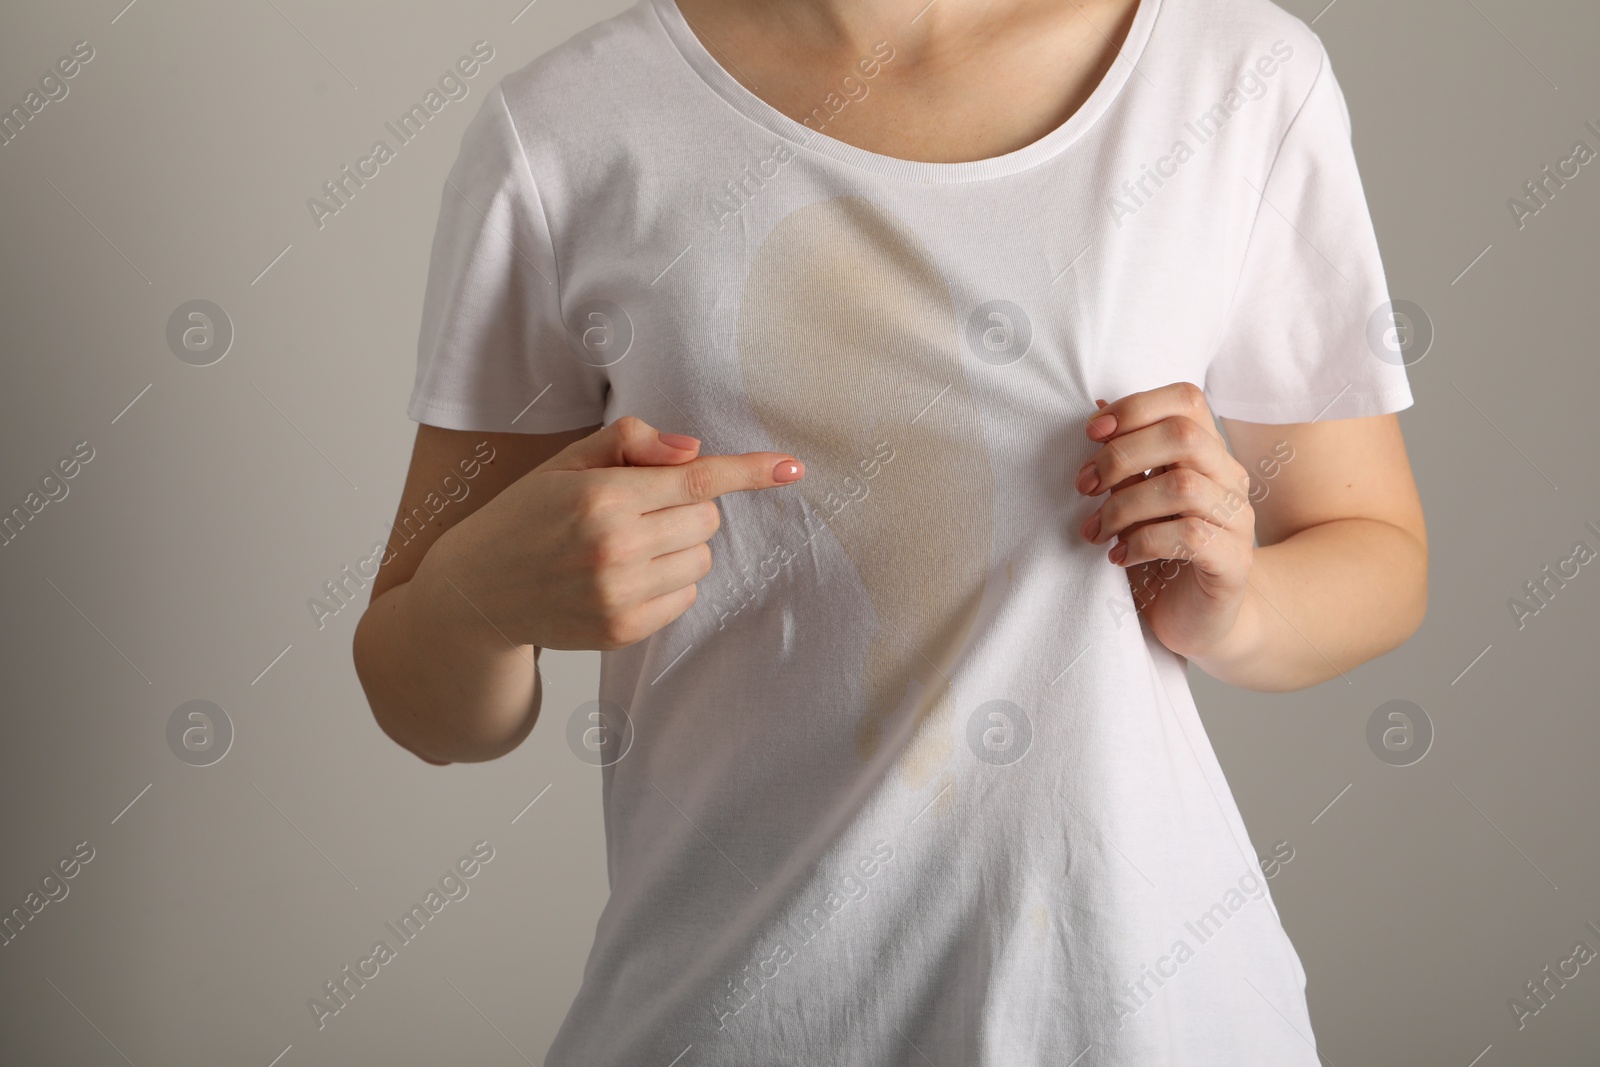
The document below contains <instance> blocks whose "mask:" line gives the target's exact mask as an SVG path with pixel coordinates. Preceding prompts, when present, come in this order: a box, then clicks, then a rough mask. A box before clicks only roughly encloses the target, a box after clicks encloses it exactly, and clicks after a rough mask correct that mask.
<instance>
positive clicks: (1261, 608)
mask: <svg viewBox="0 0 1600 1067" xmlns="http://www.w3.org/2000/svg"><path fill="white" fill-rule="evenodd" d="M1427 572H1428V557H1427V551H1426V549H1425V548H1424V547H1423V545H1422V544H1421V543H1420V542H1419V541H1418V540H1417V539H1416V538H1415V537H1413V536H1412V535H1411V534H1409V533H1407V532H1406V531H1405V530H1402V529H1400V528H1399V527H1398V526H1394V525H1391V524H1390V523H1386V522H1381V521H1378V520H1374V519H1339V520H1335V521H1332V522H1326V523H1322V524H1319V525H1316V526H1311V527H1308V528H1307V529H1304V530H1301V531H1300V532H1298V533H1296V534H1294V535H1293V536H1291V537H1288V538H1286V539H1285V540H1283V541H1280V542H1278V543H1276V544H1272V545H1267V546H1265V547H1261V548H1257V549H1256V550H1255V558H1254V563H1253V565H1252V567H1251V569H1250V576H1249V583H1250V584H1249V586H1248V587H1247V589H1246V593H1245V598H1244V602H1243V604H1242V605H1241V607H1240V610H1239V617H1238V620H1237V621H1236V623H1235V624H1234V626H1233V629H1232V630H1231V631H1230V632H1229V635H1228V637H1227V638H1226V639H1225V640H1224V641H1223V642H1222V644H1221V645H1220V646H1219V647H1218V648H1217V649H1216V650H1214V651H1213V652H1212V653H1211V654H1209V655H1206V656H1203V657H1202V656H1196V657H1191V659H1190V662H1192V663H1194V664H1195V665H1196V666H1198V667H1199V668H1200V669H1201V670H1203V671H1205V672H1206V673H1207V674H1209V675H1211V676H1212V677H1213V678H1216V679H1218V680H1220V681H1224V682H1228V683H1229V684H1231V685H1237V686H1241V687H1243V688H1245V689H1257V690H1263V691H1274V692H1281V691H1286V690H1292V689H1302V688H1305V687H1306V686H1310V685H1315V684H1317V683H1318V682H1323V681H1327V680H1328V679H1329V678H1334V677H1337V676H1339V675H1340V674H1341V673H1343V672H1345V671H1349V670H1352V669H1354V668H1355V667H1357V666H1359V665H1360V664H1362V663H1365V662H1366V661H1368V660H1370V659H1373V658H1375V657H1377V656H1381V655H1382V654H1383V653H1385V652H1388V651H1390V650H1391V649H1394V648H1396V647H1398V646H1399V645H1400V644H1401V642H1403V641H1405V639H1406V638H1408V637H1410V636H1411V635H1412V634H1413V633H1415V632H1416V630H1417V627H1418V626H1420V625H1421V623H1422V618H1423V615H1424V613H1425V611H1426V605H1427V580H1428V578H1427Z"/></svg>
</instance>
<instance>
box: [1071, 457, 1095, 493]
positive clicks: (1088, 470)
mask: <svg viewBox="0 0 1600 1067" xmlns="http://www.w3.org/2000/svg"><path fill="white" fill-rule="evenodd" d="M1072 484H1073V485H1075V486H1077V488H1078V492H1080V493H1082V494H1084V495H1085V496H1093V495H1094V492H1095V490H1096V489H1099V488H1100V474H1099V472H1097V471H1096V470H1095V469H1094V461H1093V460H1091V461H1089V462H1088V463H1085V464H1084V465H1083V469H1082V470H1080V471H1079V472H1078V478H1077V481H1075V482H1073V483H1072Z"/></svg>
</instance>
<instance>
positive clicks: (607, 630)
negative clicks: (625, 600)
mask: <svg viewBox="0 0 1600 1067" xmlns="http://www.w3.org/2000/svg"><path fill="white" fill-rule="evenodd" d="M638 629H639V627H638V623H637V622H635V621H634V619H633V617H632V616H631V615H628V614H626V613H622V612H615V613H612V614H610V615H607V616H606V617H605V618H604V619H603V620H601V623H600V641H601V645H602V647H603V648H605V649H606V650H608V651H615V650H616V649H619V648H626V647H628V646H629V645H631V644H633V643H634V642H635V641H638V640H639V638H640V637H641V636H642V635H641V634H640V633H639V632H638Z"/></svg>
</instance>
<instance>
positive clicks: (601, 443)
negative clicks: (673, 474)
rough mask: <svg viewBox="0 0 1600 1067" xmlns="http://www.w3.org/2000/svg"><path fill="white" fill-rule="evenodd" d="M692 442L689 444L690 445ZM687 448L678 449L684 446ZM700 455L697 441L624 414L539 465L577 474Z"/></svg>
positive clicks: (673, 461) (671, 462)
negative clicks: (662, 431) (664, 432)
mask: <svg viewBox="0 0 1600 1067" xmlns="http://www.w3.org/2000/svg"><path fill="white" fill-rule="evenodd" d="M690 442H692V444H691V443H690ZM686 444H687V445H688V447H682V446H684V445H686ZM699 454H700V442H699V441H697V440H695V439H694V438H692V437H684V436H682V435H681V434H665V435H663V434H662V433H661V432H660V431H658V430H657V429H656V428H655V427H654V426H651V425H650V424H649V423H647V422H645V421H644V420H643V419H641V418H638V417H637V416H634V415H624V416H622V417H621V418H620V419H618V420H617V421H616V422H613V423H611V424H610V425H609V426H602V427H601V428H600V429H598V430H596V431H595V432H594V433H592V434H590V435H589V436H588V437H583V438H579V439H578V440H576V441H574V442H572V444H570V445H568V446H567V447H566V448H563V449H562V450H561V451H560V452H557V453H556V454H555V455H554V456H551V457H550V459H549V460H547V461H546V462H545V463H544V464H543V466H544V469H545V470H560V471H581V470H591V469H593V468H596V467H666V466H672V465H674V464H678V463H687V462H688V461H689V460H691V459H694V458H695V457H696V456H698V455H699Z"/></svg>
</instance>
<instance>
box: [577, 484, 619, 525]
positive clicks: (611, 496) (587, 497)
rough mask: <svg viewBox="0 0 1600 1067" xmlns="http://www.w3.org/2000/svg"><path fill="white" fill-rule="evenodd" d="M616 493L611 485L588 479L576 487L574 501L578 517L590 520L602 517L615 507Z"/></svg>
mask: <svg viewBox="0 0 1600 1067" xmlns="http://www.w3.org/2000/svg"><path fill="white" fill-rule="evenodd" d="M617 500H618V494H617V491H616V490H615V489H613V488H612V487H611V486H609V485H606V484H605V483H604V482H600V481H596V480H594V479H589V480H587V481H585V482H584V484H583V485H582V487H580V488H579V489H578V497H577V500H576V501H575V502H574V507H575V508H576V510H577V514H578V517H579V518H580V519H583V520H585V521H589V522H592V521H594V520H596V519H600V518H602V517H604V516H605V515H606V514H607V513H609V512H610V511H611V509H612V508H614V507H616V505H617Z"/></svg>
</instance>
